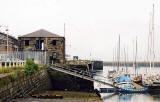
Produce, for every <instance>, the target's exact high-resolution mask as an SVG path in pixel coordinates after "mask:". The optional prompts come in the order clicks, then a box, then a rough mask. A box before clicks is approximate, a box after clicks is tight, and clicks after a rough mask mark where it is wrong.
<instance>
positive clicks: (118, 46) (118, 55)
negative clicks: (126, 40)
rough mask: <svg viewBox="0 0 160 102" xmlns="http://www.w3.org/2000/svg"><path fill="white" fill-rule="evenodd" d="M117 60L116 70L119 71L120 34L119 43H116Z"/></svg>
mask: <svg viewBox="0 0 160 102" xmlns="http://www.w3.org/2000/svg"><path fill="white" fill-rule="evenodd" d="M117 61H118V67H117V68H118V69H117V71H119V67H120V35H119V43H118V54H117Z"/></svg>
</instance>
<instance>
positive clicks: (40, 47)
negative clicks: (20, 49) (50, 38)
mask: <svg viewBox="0 0 160 102" xmlns="http://www.w3.org/2000/svg"><path fill="white" fill-rule="evenodd" d="M36 49H37V50H44V40H36Z"/></svg>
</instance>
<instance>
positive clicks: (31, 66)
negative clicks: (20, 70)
mask: <svg viewBox="0 0 160 102" xmlns="http://www.w3.org/2000/svg"><path fill="white" fill-rule="evenodd" d="M37 71H39V67H38V64H35V63H34V59H28V58H27V59H26V65H25V73H26V75H32V74H33V73H35V72H37Z"/></svg>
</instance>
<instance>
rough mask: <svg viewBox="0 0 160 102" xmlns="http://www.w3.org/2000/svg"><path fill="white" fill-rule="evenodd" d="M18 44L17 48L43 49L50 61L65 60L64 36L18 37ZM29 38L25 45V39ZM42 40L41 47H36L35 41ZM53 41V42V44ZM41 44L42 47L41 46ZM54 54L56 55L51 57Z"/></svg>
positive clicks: (60, 61) (62, 61)
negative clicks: (27, 43)
mask: <svg viewBox="0 0 160 102" xmlns="http://www.w3.org/2000/svg"><path fill="white" fill-rule="evenodd" d="M18 40H19V43H20V46H19V50H21V51H23V50H29V51H36V50H37V51H38V50H44V51H47V53H48V56H49V59H50V63H55V62H56V63H64V61H65V38H64V37H48V36H46V37H41V36H40V37H37V36H36V37H25V36H22V37H19V38H18ZM26 40H29V45H28V46H26V45H25V41H26ZM38 41H42V42H43V44H41V48H40V49H37V48H36V46H37V42H38ZM53 41H55V43H54V44H53ZM42 45H43V48H42ZM54 54H56V57H55V58H53V56H54Z"/></svg>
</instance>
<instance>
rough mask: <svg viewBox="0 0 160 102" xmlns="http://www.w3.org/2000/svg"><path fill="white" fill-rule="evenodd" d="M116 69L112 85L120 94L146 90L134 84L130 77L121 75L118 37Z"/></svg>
mask: <svg viewBox="0 0 160 102" xmlns="http://www.w3.org/2000/svg"><path fill="white" fill-rule="evenodd" d="M117 59H118V67H117V68H118V69H117V76H116V77H114V79H113V85H114V86H115V87H117V88H118V92H121V93H143V92H146V91H147V90H148V88H147V87H143V86H141V85H138V84H136V83H135V82H133V81H132V80H131V78H130V75H128V74H125V73H121V72H120V70H119V66H120V65H119V60H120V36H119V51H118V57H117ZM135 62H136V61H135Z"/></svg>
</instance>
